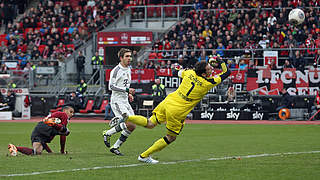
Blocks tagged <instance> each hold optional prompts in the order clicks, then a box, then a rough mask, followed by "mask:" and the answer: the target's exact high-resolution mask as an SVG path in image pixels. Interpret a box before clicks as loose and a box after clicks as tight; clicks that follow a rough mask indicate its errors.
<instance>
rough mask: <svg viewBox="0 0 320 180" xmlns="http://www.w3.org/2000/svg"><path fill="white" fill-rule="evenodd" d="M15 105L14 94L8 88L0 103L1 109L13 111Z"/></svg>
mask: <svg viewBox="0 0 320 180" xmlns="http://www.w3.org/2000/svg"><path fill="white" fill-rule="evenodd" d="M15 106H16V94H15V93H14V92H13V91H12V90H8V92H7V96H6V97H5V98H4V100H3V103H2V104H1V105H0V110H1V111H14V110H15Z"/></svg>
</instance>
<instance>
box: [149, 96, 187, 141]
mask: <svg viewBox="0 0 320 180" xmlns="http://www.w3.org/2000/svg"><path fill="white" fill-rule="evenodd" d="M168 109H170V108H168V106H167V105H166V103H165V101H162V102H161V103H160V104H159V105H158V106H157V107H156V108H155V109H154V110H153V112H152V113H153V115H152V116H151V117H150V120H151V122H152V123H153V124H162V123H165V122H166V123H167V124H166V128H167V130H168V132H167V133H168V134H169V135H171V136H177V135H179V134H180V132H181V130H182V128H183V126H184V123H185V122H184V120H185V118H183V120H181V119H177V118H176V116H173V115H172V114H171V113H170V112H169V111H168Z"/></svg>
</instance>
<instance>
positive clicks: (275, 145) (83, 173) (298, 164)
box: [0, 122, 320, 180]
mask: <svg viewBox="0 0 320 180" xmlns="http://www.w3.org/2000/svg"><path fill="white" fill-rule="evenodd" d="M35 124H36V123H35V122H34V123H0V179H61V178H66V179H90V180H91V179H115V180H118V179H134V180H141V179H161V180H163V179H192V180H193V179H218V180H221V179H228V180H229V179H231V180H233V179H234V180H242V179H243V180H249V179H254V180H258V179H259V180H260V179H268V180H269V179H275V180H278V179H281V180H282V179H285V180H294V179H297V180H298V179H299V180H300V179H306V180H312V179H315V180H316V179H319V177H320V153H319V152H317V153H302V154H292V155H288V154H283V155H275V156H268V155H267V156H266V157H255V158H241V159H237V158H235V159H225V160H222V159H221V160H208V159H210V158H222V157H233V156H235V157H238V156H245V155H259V154H274V153H287V152H310V151H319V150H320V141H319V138H320V136H319V134H320V127H319V125H237V124H233V125H231V124H229V125H223V124H219V125H215V124H186V125H185V127H184V129H183V131H182V133H181V135H179V136H178V138H177V140H176V141H175V142H173V143H172V144H170V145H169V146H168V147H167V148H165V149H164V150H162V151H161V152H158V153H155V154H154V155H153V157H154V158H155V159H158V160H159V161H160V164H157V165H145V164H143V163H140V162H138V161H137V157H138V155H139V153H141V152H143V151H144V150H145V149H146V148H147V147H149V146H150V145H151V144H152V143H153V142H154V141H155V140H157V139H159V138H161V137H163V136H164V135H165V133H166V129H165V125H160V126H158V127H156V128H155V129H153V130H149V129H144V128H142V127H137V129H136V131H135V132H133V133H132V135H131V136H130V137H129V138H128V141H127V142H126V143H125V144H123V146H122V147H121V152H122V153H124V154H125V156H123V157H117V156H114V155H113V154H111V153H110V152H109V151H108V149H107V148H106V147H105V145H104V143H103V138H102V136H101V134H102V133H101V132H102V130H103V129H104V128H105V127H106V125H105V124H101V123H70V124H69V129H70V130H71V134H70V136H69V137H68V138H67V143H66V150H67V151H68V154H67V155H60V154H59V153H57V152H59V148H60V146H59V137H56V138H55V139H54V140H53V142H52V143H50V144H49V146H50V147H51V149H52V150H53V151H54V152H55V153H53V154H47V153H46V152H44V153H43V155H41V156H26V155H22V154H21V153H19V155H18V156H17V157H10V156H7V154H8V149H7V145H8V143H13V144H15V145H17V146H27V147H31V142H30V134H31V132H32V129H33V127H34V126H35ZM117 137H118V135H117V136H113V137H112V143H114V142H115V140H116V138H117ZM185 160H190V161H185ZM164 162H167V163H164ZM94 167H96V169H94ZM82 168H89V169H82ZM56 170H65V171H64V172H60V171H56ZM46 171H54V172H52V173H45V174H38V175H27V174H29V173H33V172H39V173H43V172H46ZM12 174H21V175H23V176H14V177H6V176H3V175H12Z"/></svg>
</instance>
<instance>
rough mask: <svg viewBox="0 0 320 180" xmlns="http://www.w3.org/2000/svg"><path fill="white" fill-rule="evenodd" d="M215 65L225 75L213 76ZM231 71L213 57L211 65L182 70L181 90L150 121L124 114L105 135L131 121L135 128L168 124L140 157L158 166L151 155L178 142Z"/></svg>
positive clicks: (218, 59) (120, 128)
mask: <svg viewBox="0 0 320 180" xmlns="http://www.w3.org/2000/svg"><path fill="white" fill-rule="evenodd" d="M211 64H212V65H213V66H217V65H218V66H219V67H221V68H222V72H221V73H220V74H218V75H215V76H212V70H213V67H212V65H211ZM230 73H231V72H230V70H229V69H228V68H227V65H226V63H225V62H223V61H222V60H221V59H220V58H216V59H214V58H210V59H209V63H207V62H205V61H201V62H198V63H196V65H195V68H194V69H188V70H182V69H181V70H179V71H178V76H179V77H181V78H182V82H181V84H180V86H179V88H178V89H177V90H176V91H175V92H173V93H171V94H169V95H168V96H167V97H166V98H165V99H164V100H163V101H162V102H161V103H160V104H159V105H158V106H157V107H156V108H155V109H154V110H153V112H152V116H151V117H150V118H149V119H147V118H146V117H144V116H139V115H133V116H127V115H126V114H123V119H121V120H120V121H119V122H118V124H117V125H116V126H115V127H113V128H111V129H109V130H108V131H107V132H106V134H107V135H109V136H111V135H112V134H114V133H116V132H119V131H122V130H123V129H125V128H126V126H125V123H124V122H125V121H130V122H132V123H134V124H136V125H140V126H143V127H146V128H149V129H152V128H154V127H155V126H156V125H158V124H162V123H166V128H167V134H166V135H165V136H164V137H163V138H160V139H158V140H157V141H156V142H154V144H153V145H152V146H151V147H149V148H148V149H147V150H146V151H144V152H143V153H141V154H140V156H139V157H138V160H139V161H141V162H145V163H151V164H156V163H158V162H159V161H157V160H155V159H153V158H151V156H150V155H151V154H153V153H155V152H157V151H160V150H162V149H163V148H165V147H166V146H168V145H169V144H170V143H172V142H173V141H175V140H176V137H177V136H178V135H179V134H180V132H181V130H182V128H183V126H184V123H185V122H184V121H185V119H186V116H187V115H188V114H189V112H190V111H191V110H192V109H193V108H194V107H195V106H196V105H197V104H198V103H199V101H200V100H201V99H202V98H203V96H205V95H206V94H207V92H208V91H209V90H210V89H212V88H213V87H215V86H217V85H218V84H220V83H221V82H222V81H223V80H224V79H226V78H227V77H228V76H229V75H230Z"/></svg>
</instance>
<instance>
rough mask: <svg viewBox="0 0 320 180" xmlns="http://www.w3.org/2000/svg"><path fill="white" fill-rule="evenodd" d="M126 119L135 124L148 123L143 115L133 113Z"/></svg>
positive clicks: (142, 124)
mask: <svg viewBox="0 0 320 180" xmlns="http://www.w3.org/2000/svg"><path fill="white" fill-rule="evenodd" d="M127 121H130V122H132V123H134V124H136V125H139V126H143V127H145V126H146V125H147V124H148V119H147V118H146V117H144V116H139V115H133V116H129V117H128V119H127Z"/></svg>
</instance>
